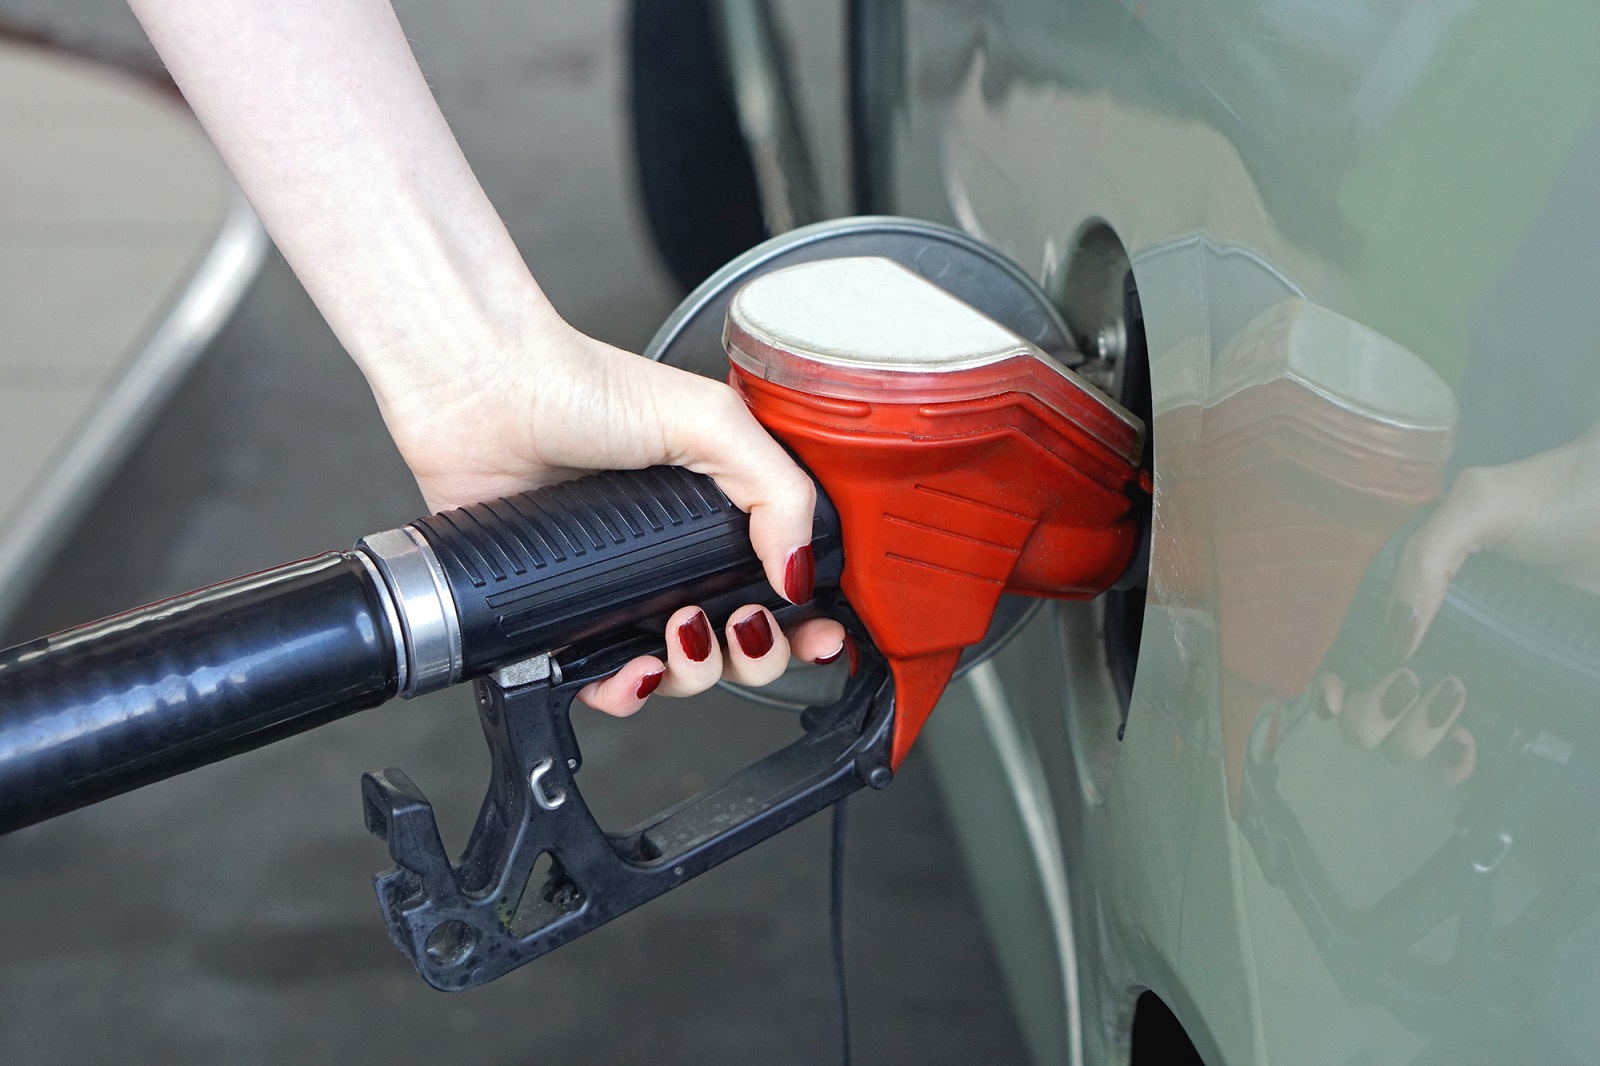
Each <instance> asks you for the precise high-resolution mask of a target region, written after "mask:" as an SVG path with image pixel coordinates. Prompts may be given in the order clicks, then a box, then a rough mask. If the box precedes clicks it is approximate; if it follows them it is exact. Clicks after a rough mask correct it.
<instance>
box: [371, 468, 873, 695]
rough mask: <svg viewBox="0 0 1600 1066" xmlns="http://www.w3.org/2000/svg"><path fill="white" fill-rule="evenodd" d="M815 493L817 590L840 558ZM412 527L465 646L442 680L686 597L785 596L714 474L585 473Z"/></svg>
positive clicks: (722, 609)
mask: <svg viewBox="0 0 1600 1066" xmlns="http://www.w3.org/2000/svg"><path fill="white" fill-rule="evenodd" d="M817 496H818V499H817V508H816V516H815V518H814V520H813V524H812V548H813V552H814V557H815V560H816V564H815V565H816V576H817V582H818V583H819V584H823V585H826V584H830V583H837V582H838V579H839V572H840V570H841V568H842V566H843V553H842V549H841V547H840V534H839V518H838V514H837V512H836V511H835V510H834V508H833V505H832V503H831V502H829V501H828V499H827V497H826V496H825V495H824V494H823V493H822V491H821V490H820V489H819V490H818V493H817ZM412 528H413V529H415V530H416V531H417V532H418V533H419V534H420V536H421V537H422V538H423V539H424V540H425V541H426V543H427V545H428V546H429V547H430V548H431V550H432V553H433V555H434V557H435V558H436V560H437V563H438V565H439V567H440V569H441V570H442V573H443V576H444V580H445V582H446V583H447V584H448V587H449V595H450V598H451V600H452V601H453V606H454V612H455V618H456V623H457V626H458V629H459V639H460V655H459V669H458V670H457V671H456V673H457V676H456V677H454V678H451V679H450V680H459V679H460V678H462V677H468V678H470V677H478V676H482V675H484V674H487V673H489V672H491V671H493V670H495V669H497V668H499V667H501V666H505V665H507V664H509V663H513V662H516V661H519V660H522V659H526V658H529V657H530V656H533V655H538V654H541V653H543V652H548V651H553V650H556V649H559V648H563V647H567V646H569V645H573V644H578V643H581V642H586V641H589V640H591V639H593V638H597V637H600V636H602V635H608V634H617V633H622V632H624V631H628V630H637V629H647V628H651V627H656V628H658V627H659V625H660V624H662V623H664V622H665V621H666V618H667V616H668V615H670V614H671V613H672V612H673V611H675V610H677V609H678V608H680V607H683V606H685V605H687V604H691V603H697V604H700V605H702V606H704V607H705V608H706V610H707V612H708V613H709V614H710V615H711V617H712V619H713V621H718V620H720V618H722V617H725V616H726V614H727V613H729V612H731V611H733V610H734V609H736V608H738V607H739V606H741V605H742V604H745V603H763V604H766V605H768V606H772V607H781V606H782V605H783V604H784V603H785V601H784V600H782V599H781V598H780V597H779V596H778V595H777V594H776V593H775V592H774V591H773V589H772V587H771V585H770V584H769V583H768V582H767V579H766V576H765V573H764V571H763V570H762V567H761V560H760V559H758V558H757V557H756V554H755V550H754V549H753V548H752V547H751V546H750V517H749V515H747V514H745V513H744V512H743V511H741V510H739V508H738V507H736V506H734V505H733V503H731V502H730V501H729V500H728V497H727V496H725V495H724V494H723V492H722V490H721V489H719V488H718V487H717V485H716V482H714V481H712V480H711V479H710V478H709V477H706V476H705V475H703V474H695V473H691V472H690V471H688V470H684V469H681V468H679V467H667V466H658V467H651V468H649V469H647V470H622V471H608V472H605V473H600V474H592V475H590V476H588V477H585V478H581V479H579V480H577V481H568V482H564V483H562V484H559V485H552V486H550V487H548V488H543V489H539V490H537V491H534V492H526V493H522V494H521V495H517V496H509V497H506V498H505V499H501V500H495V501H493V502H491V503H479V504H474V505H472V506H470V507H462V508H460V509H458V510H454V511H445V512H442V513H440V514H436V515H432V516H430V517H428V518H423V519H420V520H419V521H417V522H415V523H413V526H412ZM399 598H400V599H401V600H402V602H403V601H404V600H405V597H403V596H402V597H399Z"/></svg>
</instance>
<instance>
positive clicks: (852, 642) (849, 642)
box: [844, 633, 861, 677]
mask: <svg viewBox="0 0 1600 1066" xmlns="http://www.w3.org/2000/svg"><path fill="white" fill-rule="evenodd" d="M844 651H845V655H846V656H847V657H848V658H849V659H850V676H851V677H855V676H856V671H857V670H859V669H861V649H860V648H858V647H856V638H855V637H852V636H851V635H850V634H848V633H846V634H845V635H844Z"/></svg>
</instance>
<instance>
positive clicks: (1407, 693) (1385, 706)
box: [1378, 670, 1422, 720]
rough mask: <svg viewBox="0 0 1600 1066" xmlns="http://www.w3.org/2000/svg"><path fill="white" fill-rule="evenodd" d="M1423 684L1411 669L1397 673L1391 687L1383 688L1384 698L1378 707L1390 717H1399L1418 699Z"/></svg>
mask: <svg viewBox="0 0 1600 1066" xmlns="http://www.w3.org/2000/svg"><path fill="white" fill-rule="evenodd" d="M1421 687H1422V686H1421V685H1419V684H1418V683H1417V679H1416V677H1415V676H1413V675H1412V673H1411V671H1409V670H1403V671H1401V672H1400V673H1398V674H1396V675H1395V678H1394V680H1393V681H1391V682H1389V687H1388V688H1386V689H1384V690H1383V699H1382V700H1381V701H1380V702H1379V703H1378V709H1379V710H1380V711H1382V712H1383V716H1384V717H1385V718H1388V719H1391V720H1392V719H1395V718H1399V717H1400V715H1401V714H1402V713H1404V711H1405V709H1406V708H1407V707H1409V706H1411V704H1412V703H1414V702H1415V701H1416V698H1417V691H1418V690H1419V689H1420V688H1421Z"/></svg>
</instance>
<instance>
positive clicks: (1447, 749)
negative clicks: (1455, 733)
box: [1439, 737, 1467, 766]
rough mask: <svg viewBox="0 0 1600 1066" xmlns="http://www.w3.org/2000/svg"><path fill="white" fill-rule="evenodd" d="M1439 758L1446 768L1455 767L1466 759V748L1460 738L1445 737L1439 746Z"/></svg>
mask: <svg viewBox="0 0 1600 1066" xmlns="http://www.w3.org/2000/svg"><path fill="white" fill-rule="evenodd" d="M1439 756H1440V758H1442V759H1444V764H1445V765H1446V766H1456V765H1457V764H1459V763H1460V762H1461V760H1462V759H1465V758H1466V757H1467V746H1466V745H1465V744H1463V743H1462V742H1461V738H1460V737H1445V738H1444V743H1442V744H1440V745H1439Z"/></svg>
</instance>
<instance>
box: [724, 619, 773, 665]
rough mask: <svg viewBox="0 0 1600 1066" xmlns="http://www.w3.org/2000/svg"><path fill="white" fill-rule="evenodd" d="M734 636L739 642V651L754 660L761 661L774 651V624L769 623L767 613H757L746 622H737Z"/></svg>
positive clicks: (734, 625) (734, 626)
mask: <svg viewBox="0 0 1600 1066" xmlns="http://www.w3.org/2000/svg"><path fill="white" fill-rule="evenodd" d="M733 635H734V637H736V638H737V639H738V641H739V649H740V650H741V651H743V652H744V653H745V655H747V656H748V657H750V658H752V659H759V658H761V657H762V656H763V655H765V654H767V652H769V651H771V650H772V623H770V622H768V621H767V612H765V611H757V612H756V613H755V614H753V615H751V616H750V617H749V618H746V619H745V620H744V621H742V622H735V623H734V624H733Z"/></svg>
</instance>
